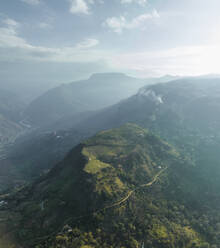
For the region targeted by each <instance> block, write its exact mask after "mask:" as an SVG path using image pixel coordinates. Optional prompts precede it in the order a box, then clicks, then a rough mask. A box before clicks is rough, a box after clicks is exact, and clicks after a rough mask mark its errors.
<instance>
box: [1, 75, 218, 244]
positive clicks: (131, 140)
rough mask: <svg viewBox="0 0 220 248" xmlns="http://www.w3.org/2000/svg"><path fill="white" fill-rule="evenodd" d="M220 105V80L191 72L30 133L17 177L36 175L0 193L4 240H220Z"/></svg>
mask: <svg viewBox="0 0 220 248" xmlns="http://www.w3.org/2000/svg"><path fill="white" fill-rule="evenodd" d="M100 76H101V77H102V76H103V75H98V77H100ZM105 76H106V75H105ZM111 76H112V75H111ZM120 76H122V75H120ZM94 77H97V75H96V76H94ZM118 77H119V75H117V78H118ZM122 77H124V75H123V76H122ZM88 81H89V80H88ZM96 87H97V86H96ZM79 91H80V90H79ZM82 92H83V91H81V93H82ZM103 92H104V91H103ZM106 92H108V91H106ZM48 99H49V98H48ZM52 99H53V98H52ZM103 101H104V100H103ZM91 102H92V101H91ZM74 104H76V103H74ZM51 106H52V105H51ZM97 106H98V105H97ZM97 106H96V107H97ZM219 107H220V79H219V78H204V77H198V78H184V79H178V80H173V81H171V82H167V83H158V84H152V85H147V86H144V87H141V88H140V89H139V90H138V91H137V92H136V93H135V94H133V95H132V96H129V97H128V98H127V99H124V100H120V101H119V102H118V103H116V104H114V105H112V106H107V107H105V108H103V109H98V110H93V111H88V110H86V111H85V112H83V114H80V113H75V114H70V115H69V114H67V115H66V116H60V117H59V119H58V120H55V123H50V122H49V121H48V122H47V121H46V122H45V123H44V128H45V127H46V128H45V129H44V128H42V127H41V128H39V129H37V130H35V131H33V132H32V133H28V134H27V135H26V136H24V137H20V138H19V139H18V140H17V141H16V143H15V144H14V145H13V146H12V147H11V150H10V152H9V157H8V158H7V160H6V161H5V162H8V164H7V168H8V169H10V175H9V176H8V178H7V179H8V181H10V180H11V183H12V181H13V180H15V179H16V180H23V181H26V182H32V183H31V184H28V185H27V186H24V187H22V188H16V189H15V192H13V193H12V192H10V193H9V194H6V195H3V196H0V219H3V220H4V216H7V224H6V222H4V221H3V222H0V232H1V231H2V230H3V231H2V233H3V234H6V236H4V235H1V238H0V242H6V243H7V242H8V241H11V240H14V239H15V240H16V241H15V242H19V243H21V247H25V248H26V247H28V248H32V247H34V248H35V247H37V248H49V247H50V248H57V247H65V248H66V247H76V248H78V247H79V248H82V247H83V248H88V247H89V248H91V247H98V248H99V247H102V248H103V247H104V248H109V247H131V248H133V247H140V246H141V245H142V244H145V246H146V247H155V248H161V247H162V248H167V247H168V248H172V247H180V248H209V247H211V248H213V247H214V248H216V247H218V246H219V245H220V242H219V239H218V236H219V223H220V215H219V212H220V209H219V206H220V201H219V199H220V194H219V192H220V182H219V177H220V167H219V166H220V164H219V161H220V156H219V149H220V119H219V118H220V117H219V116H220V108H219ZM79 108H81V103H80V104H79ZM74 116H75V118H74ZM45 118H46V117H45ZM76 119H77V120H76ZM50 120H51V121H52V119H50ZM64 120H66V122H67V123H65V124H62V122H63V121H64ZM46 124H47V125H46ZM35 125H36V126H37V122H35ZM39 125H41V124H39ZM56 127H59V128H61V129H64V130H56ZM65 127H66V130H65ZM70 127H71V128H70ZM47 129H48V131H46V130H47ZM88 137H90V138H89V139H87V138H88ZM0 179H1V178H0ZM1 180H2V179H1ZM3 181H4V180H2V182H3ZM1 202H2V203H1ZM1 204H2V206H1ZM32 216H35V218H34V219H33V218H32ZM5 230H10V231H9V232H5ZM11 235H12V236H11ZM4 244H5V243H4ZM0 245H1V243H0ZM3 247H7V246H6V245H5V246H3ZM9 247H10V246H9ZM7 248H8V247H7Z"/></svg>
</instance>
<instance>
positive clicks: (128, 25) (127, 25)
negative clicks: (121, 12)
mask: <svg viewBox="0 0 220 248" xmlns="http://www.w3.org/2000/svg"><path fill="white" fill-rule="evenodd" d="M154 18H160V15H159V13H158V12H157V11H156V10H153V11H152V13H146V14H143V15H139V16H136V17H135V18H133V19H132V20H127V19H126V17H125V16H120V17H110V18H107V19H106V20H105V22H104V23H103V26H106V27H108V28H110V29H111V30H112V31H114V32H116V33H122V31H123V30H125V29H134V28H139V27H143V26H144V24H146V22H147V21H148V20H150V19H154Z"/></svg>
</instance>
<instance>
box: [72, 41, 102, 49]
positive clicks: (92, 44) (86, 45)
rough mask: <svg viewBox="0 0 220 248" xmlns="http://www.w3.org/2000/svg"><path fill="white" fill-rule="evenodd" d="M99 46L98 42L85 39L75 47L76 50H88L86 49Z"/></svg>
mask: <svg viewBox="0 0 220 248" xmlns="http://www.w3.org/2000/svg"><path fill="white" fill-rule="evenodd" d="M98 44H99V41H98V40H96V39H86V40H84V41H82V42H80V43H78V44H77V45H76V49H80V50H82V49H88V48H92V47H95V46H97V45H98Z"/></svg>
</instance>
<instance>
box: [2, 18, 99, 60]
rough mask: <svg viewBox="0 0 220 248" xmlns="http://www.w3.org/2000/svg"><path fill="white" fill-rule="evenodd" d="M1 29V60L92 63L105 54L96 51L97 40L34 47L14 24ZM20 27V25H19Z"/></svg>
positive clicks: (9, 23) (89, 39)
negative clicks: (61, 45)
mask: <svg viewBox="0 0 220 248" xmlns="http://www.w3.org/2000/svg"><path fill="white" fill-rule="evenodd" d="M3 22H4V24H6V23H7V24H6V25H7V26H2V27H0V60H1V61H9V60H10V61H15V60H19V61H22V60H31V61H53V62H90V61H97V60H99V59H102V56H103V53H102V52H100V51H98V50H94V48H95V47H96V46H97V45H98V44H99V41H98V40H97V39H94V38H93V39H92V38H88V39H85V40H83V41H82V42H80V43H78V44H76V45H75V46H72V47H56V48H50V47H43V46H34V45H32V44H30V43H29V42H27V41H26V40H25V39H24V38H22V37H20V36H19V34H18V30H17V29H16V26H15V25H11V24H14V23H13V22H9V21H3ZM17 25H19V24H17Z"/></svg>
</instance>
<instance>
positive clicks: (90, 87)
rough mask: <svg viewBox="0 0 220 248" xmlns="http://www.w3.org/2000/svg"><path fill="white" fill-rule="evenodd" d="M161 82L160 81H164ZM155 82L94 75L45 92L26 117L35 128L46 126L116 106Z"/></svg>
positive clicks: (31, 106)
mask: <svg viewBox="0 0 220 248" xmlns="http://www.w3.org/2000/svg"><path fill="white" fill-rule="evenodd" d="M160 80H161V81H163V78H161V79H158V81H160ZM164 80H168V79H167V78H164ZM155 81H156V79H148V80H147V79H146V80H145V79H137V78H132V77H128V76H126V75H124V74H122V73H103V74H94V75H92V76H91V77H90V78H89V79H88V80H82V81H78V82H73V83H70V84H64V85H61V86H59V87H57V88H54V89H52V90H49V91H47V92H46V93H45V94H43V95H42V96H40V97H39V98H37V99H36V100H34V101H33V102H32V103H31V104H30V105H29V106H28V108H27V109H26V111H25V115H26V118H27V119H28V120H29V121H30V122H31V123H33V124H35V125H37V126H42V125H48V124H51V123H53V122H56V121H58V120H59V119H60V118H65V117H68V116H74V115H76V114H79V113H82V112H86V111H93V110H98V109H102V108H104V107H107V106H110V105H112V104H115V103H117V102H118V101H120V100H122V99H124V98H127V97H129V96H131V95H133V94H135V93H136V91H137V90H138V89H139V88H140V87H143V86H144V85H146V84H149V83H153V82H155Z"/></svg>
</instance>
